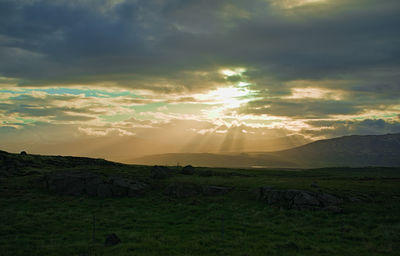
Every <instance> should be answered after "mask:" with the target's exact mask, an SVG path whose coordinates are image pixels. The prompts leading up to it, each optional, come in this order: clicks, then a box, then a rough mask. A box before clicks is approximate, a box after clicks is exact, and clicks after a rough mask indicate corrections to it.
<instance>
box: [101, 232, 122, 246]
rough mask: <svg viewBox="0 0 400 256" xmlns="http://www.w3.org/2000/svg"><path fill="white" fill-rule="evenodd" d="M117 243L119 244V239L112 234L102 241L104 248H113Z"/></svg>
mask: <svg viewBox="0 0 400 256" xmlns="http://www.w3.org/2000/svg"><path fill="white" fill-rule="evenodd" d="M119 243H121V239H119V237H118V236H117V235H116V234H114V233H112V234H111V235H107V236H106V240H105V241H104V245H105V246H114V245H117V244H119Z"/></svg>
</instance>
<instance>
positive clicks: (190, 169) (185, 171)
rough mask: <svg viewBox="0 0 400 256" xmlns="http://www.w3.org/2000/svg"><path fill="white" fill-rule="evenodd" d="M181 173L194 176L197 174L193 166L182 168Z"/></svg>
mask: <svg viewBox="0 0 400 256" xmlns="http://www.w3.org/2000/svg"><path fill="white" fill-rule="evenodd" d="M181 173H182V174H186V175H193V174H194V173H195V169H194V167H193V166H191V165H186V166H185V167H183V168H182V171H181Z"/></svg>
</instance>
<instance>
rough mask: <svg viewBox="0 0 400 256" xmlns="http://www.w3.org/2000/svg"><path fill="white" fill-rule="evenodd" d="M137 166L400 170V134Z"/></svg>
mask: <svg viewBox="0 0 400 256" xmlns="http://www.w3.org/2000/svg"><path fill="white" fill-rule="evenodd" d="M133 162H134V163H137V164H164V165H176V164H180V165H186V164H191V165H196V166H210V167H281V168H314V167H329V166H349V167H361V166H388V167H389V166H400V133H398V134H387V135H352V136H345V137H339V138H334V139H327V140H318V141H315V142H312V143H309V144H306V145H303V146H300V147H296V148H292V149H288V150H283V151H276V152H265V153H242V154H181V153H171V154H160V155H150V156H146V157H142V158H138V159H135V160H134V161H133Z"/></svg>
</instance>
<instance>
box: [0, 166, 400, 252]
mask: <svg viewBox="0 0 400 256" xmlns="http://www.w3.org/2000/svg"><path fill="white" fill-rule="evenodd" d="M90 168H92V169H93V167H86V168H83V169H90ZM41 171H43V170H41ZM92 171H98V172H103V173H116V172H117V173H121V174H127V175H130V176H132V177H136V178H139V179H141V180H145V181H148V182H153V187H154V188H155V189H154V190H153V191H152V192H150V193H149V194H147V195H146V196H144V197H139V198H110V199H97V198H90V197H68V196H56V195H51V194H48V193H47V192H46V191H44V190H42V189H40V188H38V187H37V186H36V185H35V183H34V182H32V180H34V177H31V176H25V177H11V178H3V179H1V180H0V188H1V190H0V209H1V211H0V255H4V256H6V255H7V256H8V255H399V251H400V170H396V169H380V168H369V169H342V168H330V169H318V170H304V171H276V170H275V171H274V170H228V169H216V170H215V171H217V172H239V173H246V174H250V175H252V176H251V177H215V176H214V177H199V176H196V175H195V176H185V175H176V176H174V177H171V178H169V179H167V180H163V181H157V182H154V181H151V180H150V179H149V167H140V166H125V167H124V166H123V167H121V166H120V167H113V168H112V167H107V168H102V169H99V168H98V167H97V169H96V168H94V169H93V170H92ZM176 181H180V182H193V183H201V184H213V185H227V186H234V187H235V188H236V189H235V190H234V192H232V193H230V194H228V195H225V196H219V197H196V198H188V199H172V198H168V197H166V196H164V195H163V194H162V187H163V186H164V185H165V184H166V183H170V182H176ZM311 183H316V184H318V186H319V187H320V188H321V189H322V190H323V191H326V192H329V193H333V194H336V195H339V196H345V197H348V196H358V195H360V194H361V195H362V196H363V198H364V201H362V202H346V203H345V204H344V209H345V212H344V213H343V214H334V213H330V212H325V211H306V210H304V211H295V210H283V209H277V208H273V207H269V206H267V205H265V204H264V203H262V202H258V201H256V200H254V198H253V196H252V195H251V193H249V192H248V190H249V189H251V188H254V187H257V186H262V185H264V186H265V185H269V186H275V187H280V188H298V189H307V190H313V189H315V188H311V187H310V184H311ZM93 218H95V232H93ZM110 233H116V234H117V235H118V236H119V237H120V238H121V240H122V243H121V244H119V245H117V246H114V247H105V246H104V245H103V244H104V239H105V236H106V235H107V234H110ZM93 234H94V241H93Z"/></svg>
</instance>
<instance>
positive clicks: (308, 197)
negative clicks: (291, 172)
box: [254, 187, 343, 210]
mask: <svg viewBox="0 0 400 256" xmlns="http://www.w3.org/2000/svg"><path fill="white" fill-rule="evenodd" d="M254 192H255V193H256V194H257V198H258V199H259V200H262V201H265V202H266V203H267V204H269V205H272V206H276V207H281V208H285V209H299V210H300V209H322V208H326V207H328V206H336V205H338V204H340V203H342V201H343V200H342V199H340V198H338V197H335V196H333V195H330V194H326V193H322V192H318V193H316V192H311V191H305V190H297V189H289V190H284V189H274V188H271V187H261V188H258V189H256V190H255V191H254ZM332 210H333V209H332Z"/></svg>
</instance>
